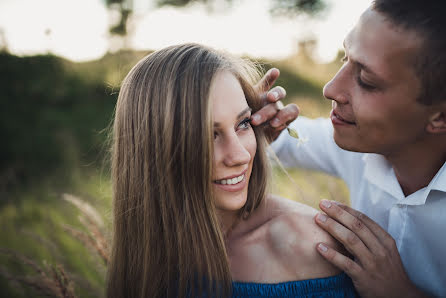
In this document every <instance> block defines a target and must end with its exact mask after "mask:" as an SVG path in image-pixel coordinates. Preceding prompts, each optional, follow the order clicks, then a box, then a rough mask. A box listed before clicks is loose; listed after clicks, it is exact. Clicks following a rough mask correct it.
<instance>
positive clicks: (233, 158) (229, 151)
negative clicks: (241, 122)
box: [224, 135, 251, 167]
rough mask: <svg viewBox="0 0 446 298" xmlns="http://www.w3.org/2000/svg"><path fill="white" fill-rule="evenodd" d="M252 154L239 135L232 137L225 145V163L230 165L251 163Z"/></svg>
mask: <svg viewBox="0 0 446 298" xmlns="http://www.w3.org/2000/svg"><path fill="white" fill-rule="evenodd" d="M250 160H251V154H250V153H249V151H248V150H247V149H246V147H245V146H244V144H243V140H241V139H240V138H239V137H238V136H237V135H234V136H233V137H231V138H230V139H229V140H228V141H227V144H226V146H225V158H224V163H225V165H226V166H228V167H233V166H238V165H243V164H247V163H249V161H250Z"/></svg>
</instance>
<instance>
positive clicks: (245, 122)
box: [238, 118, 251, 129]
mask: <svg viewBox="0 0 446 298" xmlns="http://www.w3.org/2000/svg"><path fill="white" fill-rule="evenodd" d="M238 126H239V127H240V128H241V129H248V128H250V127H251V122H250V120H249V118H245V119H243V121H242V122H240V124H239V125H238Z"/></svg>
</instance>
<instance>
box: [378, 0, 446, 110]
mask: <svg viewBox="0 0 446 298" xmlns="http://www.w3.org/2000/svg"><path fill="white" fill-rule="evenodd" d="M372 8H373V9H374V10H375V11H377V12H379V13H381V14H383V15H384V16H385V17H386V18H388V20H389V21H390V22H391V23H393V24H394V25H396V26H400V27H402V28H403V29H406V30H410V31H414V32H416V33H417V35H418V36H419V37H420V38H421V40H422V46H421V48H420V50H419V56H418V57H415V61H416V62H415V70H416V72H417V75H418V77H419V78H420V80H421V93H420V95H419V97H418V101H419V102H420V103H423V104H425V105H432V104H436V103H440V102H446V83H445V79H446V3H445V2H444V0H409V1H408V0H375V1H373V4H372Z"/></svg>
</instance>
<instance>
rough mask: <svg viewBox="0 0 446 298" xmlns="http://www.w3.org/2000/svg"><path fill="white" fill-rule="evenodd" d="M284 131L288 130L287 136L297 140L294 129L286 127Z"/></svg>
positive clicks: (297, 135)
mask: <svg viewBox="0 0 446 298" xmlns="http://www.w3.org/2000/svg"><path fill="white" fill-rule="evenodd" d="M286 129H287V130H288V134H289V135H290V136H292V137H293V138H296V139H299V134H298V133H297V130H295V129H293V128H290V127H288V126H287V128H286Z"/></svg>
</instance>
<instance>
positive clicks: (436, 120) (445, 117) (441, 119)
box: [426, 111, 446, 134]
mask: <svg viewBox="0 0 446 298" xmlns="http://www.w3.org/2000/svg"><path fill="white" fill-rule="evenodd" d="M426 130H427V132H429V133H433V134H438V133H440V134H442V133H446V112H445V111H440V112H436V113H435V114H433V115H432V116H431V118H430V119H429V123H428V124H427V127H426Z"/></svg>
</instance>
